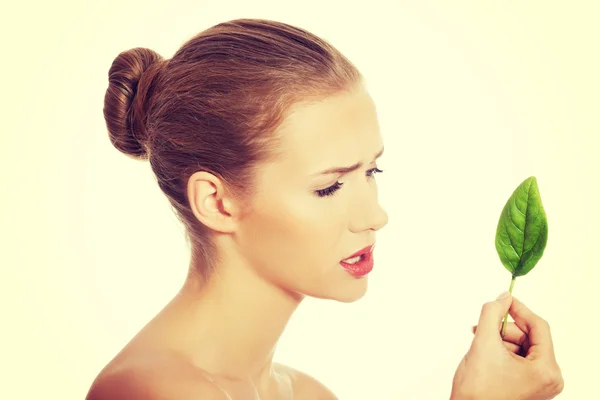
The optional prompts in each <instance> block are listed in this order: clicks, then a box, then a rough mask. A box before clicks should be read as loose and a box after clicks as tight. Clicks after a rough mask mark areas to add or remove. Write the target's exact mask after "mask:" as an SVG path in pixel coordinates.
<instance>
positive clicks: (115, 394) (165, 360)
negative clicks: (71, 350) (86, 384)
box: [86, 354, 231, 400]
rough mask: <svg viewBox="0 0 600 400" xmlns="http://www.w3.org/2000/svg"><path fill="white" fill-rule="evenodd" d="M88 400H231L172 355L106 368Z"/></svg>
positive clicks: (141, 358)
mask: <svg viewBox="0 0 600 400" xmlns="http://www.w3.org/2000/svg"><path fill="white" fill-rule="evenodd" d="M86 400H231V399H230V397H229V396H227V394H225V393H224V392H223V391H222V390H221V389H220V388H219V387H218V386H217V385H215V384H214V383H213V382H212V381H211V380H210V379H209V378H208V376H207V375H205V374H202V373H200V372H199V371H198V369H196V368H194V367H192V366H191V365H189V364H187V363H186V362H184V361H183V360H182V359H180V358H177V357H175V356H174V355H169V354H154V355H151V356H144V357H136V358H129V359H127V360H126V361H124V362H119V363H115V364H114V365H111V366H108V367H107V368H105V369H104V370H103V371H102V372H101V373H100V374H99V375H98V377H97V378H96V379H95V381H94V382H93V384H92V386H91V388H90V390H89V392H88V394H87V396H86Z"/></svg>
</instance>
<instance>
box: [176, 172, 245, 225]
mask: <svg viewBox="0 0 600 400" xmlns="http://www.w3.org/2000/svg"><path fill="white" fill-rule="evenodd" d="M187 192H188V199H189V202H190V207H191V209H192V212H193V213H194V215H195V216H196V218H198V221H200V222H201V223H203V224H204V225H206V226H207V227H209V228H211V229H213V230H215V231H219V232H224V233H229V232H232V231H234V230H235V228H236V222H237V221H236V216H237V213H238V207H237V205H236V204H235V203H234V202H233V200H232V199H231V198H230V197H228V196H227V193H226V190H225V187H224V186H223V183H222V182H221V180H220V179H219V178H217V177H216V176H214V175H213V174H211V173H209V172H206V171H198V172H195V173H194V174H193V175H192V176H191V177H190V179H189V180H188V187H187Z"/></svg>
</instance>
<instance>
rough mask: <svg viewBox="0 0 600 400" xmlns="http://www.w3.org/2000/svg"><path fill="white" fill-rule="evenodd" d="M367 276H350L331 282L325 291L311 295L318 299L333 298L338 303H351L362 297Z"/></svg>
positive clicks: (366, 285)
mask: <svg viewBox="0 0 600 400" xmlns="http://www.w3.org/2000/svg"><path fill="white" fill-rule="evenodd" d="M367 288H368V277H367V276H363V277H362V278H351V279H350V280H344V281H343V282H336V283H332V284H331V285H330V286H329V287H327V289H326V290H327V291H326V292H324V293H320V294H318V295H311V297H315V298H319V299H327V300H334V301H338V302H340V303H353V302H355V301H358V300H360V299H362V298H363V297H364V295H365V294H366V293H367Z"/></svg>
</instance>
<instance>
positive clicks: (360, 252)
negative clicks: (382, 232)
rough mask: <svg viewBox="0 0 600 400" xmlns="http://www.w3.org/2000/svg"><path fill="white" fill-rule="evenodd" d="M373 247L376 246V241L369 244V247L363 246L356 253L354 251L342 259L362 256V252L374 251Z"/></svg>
mask: <svg viewBox="0 0 600 400" xmlns="http://www.w3.org/2000/svg"><path fill="white" fill-rule="evenodd" d="M373 247H375V243H373V244H370V245H368V246H367V247H365V248H362V249H360V250H358V251H357V252H356V253H354V254H350V255H349V256H348V257H346V258H342V260H347V259H349V258H354V257H357V256H360V255H362V254H365V253H369V252H370V251H372V250H373Z"/></svg>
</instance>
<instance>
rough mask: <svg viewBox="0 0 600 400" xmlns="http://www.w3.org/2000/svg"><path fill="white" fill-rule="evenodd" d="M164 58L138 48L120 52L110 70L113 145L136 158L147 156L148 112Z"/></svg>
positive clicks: (107, 107) (107, 112)
mask: <svg viewBox="0 0 600 400" xmlns="http://www.w3.org/2000/svg"><path fill="white" fill-rule="evenodd" d="M162 61H163V58H162V57H161V56H160V55H159V54H158V53H156V52H155V51H153V50H150V49H146V48H134V49H130V50H127V51H124V52H122V53H121V54H119V55H118V56H117V57H116V58H115V60H114V61H113V63H112V65H111V67H110V70H109V72H108V82H109V85H108V89H107V90H106V94H105V97H104V119H105V120H106V126H107V128H108V132H109V137H110V140H111V142H112V144H113V145H114V146H115V147H116V148H117V149H118V150H120V151H121V152H123V153H125V154H127V155H130V156H133V157H135V158H146V157H147V152H146V147H145V143H146V139H147V133H146V111H147V109H148V103H149V100H150V97H151V89H152V84H153V82H154V78H155V77H156V74H157V73H158V71H159V69H160V66H161V65H162Z"/></svg>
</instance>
